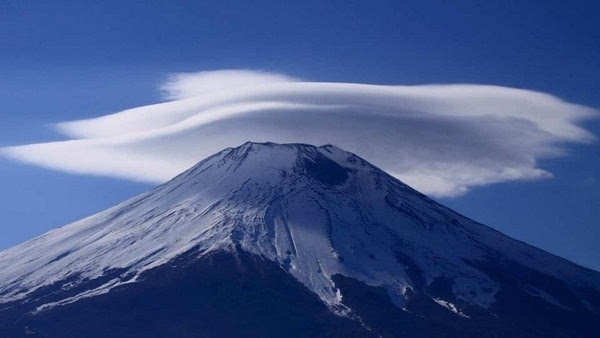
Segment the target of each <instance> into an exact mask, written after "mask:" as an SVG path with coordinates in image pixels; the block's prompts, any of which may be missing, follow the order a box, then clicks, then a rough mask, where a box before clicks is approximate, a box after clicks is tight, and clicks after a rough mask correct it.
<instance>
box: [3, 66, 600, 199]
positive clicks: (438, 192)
mask: <svg viewBox="0 0 600 338" xmlns="http://www.w3.org/2000/svg"><path fill="white" fill-rule="evenodd" d="M160 89H161V90H162V92H163V93H164V96H165V98H166V99H168V100H171V101H168V102H165V103H159V104H154V105H149V106H143V107H136V108H132V109H128V110H124V111H121V112H117V113H115V114H111V115H106V116H102V117H98V118H94V119H88V120H79V121H70V122H63V123H58V124H57V125H56V126H55V128H56V130H57V131H58V132H60V133H63V134H65V135H67V136H69V137H70V138H71V139H70V140H67V141H60V142H49V143H39V144H30V145H23V146H15V147H7V148H3V149H2V153H3V154H4V155H5V156H8V157H10V158H13V159H16V160H19V161H22V162H27V163H31V164H35V165H40V166H43V167H47V168H52V169H56V170H62V171H68V172H73V173H81V174H93V175H107V176H114V177H121V178H126V179H131V180H138V181H147V182H155V183H158V182H164V181H166V180H168V179H169V178H171V177H173V176H175V175H176V174H178V173H179V172H181V171H183V170H185V169H186V168H188V167H190V166H192V165H193V164H195V163H196V162H198V161H199V160H201V159H203V158H205V157H207V156H209V155H211V154H213V153H215V152H217V151H219V150H221V149H223V148H226V147H230V146H237V145H239V144H241V143H244V142H246V141H248V140H251V141H272V142H302V143H310V144H315V145H321V144H327V143H330V144H334V145H337V146H339V147H341V148H344V149H346V150H348V151H351V152H354V153H356V154H357V155H359V156H362V157H364V158H365V159H367V160H369V161H370V162H372V163H374V164H375V165H378V166H380V167H381V168H382V169H384V170H386V171H388V172H390V173H391V174H393V175H394V176H396V177H398V178H399V179H401V180H403V181H404V182H405V183H407V184H409V185H411V186H413V187H415V188H416V189H418V190H420V191H422V192H424V193H427V194H431V195H434V196H455V195H460V194H463V193H465V192H466V191H467V190H468V189H469V188H471V187H475V186H482V185H486V184H491V183H496V182H503V181H515V180H531V179H539V178H544V177H549V176H551V174H550V173H549V172H547V171H545V170H544V169H542V168H538V166H537V165H536V164H537V161H538V160H539V159H541V158H546V157H550V156H560V155H561V154H562V153H563V152H562V146H563V145H564V144H565V143H568V142H590V141H592V140H593V139H594V137H593V136H592V135H591V134H590V133H589V132H587V131H586V130H584V129H583V128H581V127H580V126H579V125H578V122H580V121H581V120H582V119H584V118H587V117H590V116H593V115H595V114H596V111H595V110H593V109H591V108H588V107H584V106H581V105H577V104H572V103H567V102H564V101H562V100H560V99H559V98H556V97H554V96H551V95H548V94H544V93H540V92H535V91H529V90H522V89H514V88H507V87H499V86H487V85H422V86H380V85H367V84H357V83H330V82H306V81H302V80H299V79H295V78H292V77H289V76H286V75H282V74H274V73H267V72H257V71H242V70H221V71H211V72H200V73H189V74H175V75H173V76H171V77H170V78H169V79H168V81H167V82H166V83H163V84H162V85H161V86H160Z"/></svg>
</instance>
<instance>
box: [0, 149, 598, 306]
mask: <svg viewBox="0 0 600 338" xmlns="http://www.w3.org/2000/svg"><path fill="white" fill-rule="evenodd" d="M237 249H241V250H243V251H244V252H247V253H250V254H254V255H258V256H260V257H262V258H264V259H266V260H268V261H271V262H274V263H276V264H277V265H278V266H279V267H281V269H283V270H284V271H286V272H287V273H289V274H291V275H292V276H293V277H294V278H295V279H296V280H297V281H299V282H300V283H302V284H303V285H304V286H306V287H307V288H308V289H309V290H311V291H312V292H314V293H315V294H316V295H318V297H319V298H320V299H321V301H322V302H324V303H325V304H326V305H327V306H328V307H329V308H330V309H331V310H333V311H334V312H336V313H337V314H339V315H344V314H348V313H350V312H351V311H352V309H350V308H349V307H348V306H347V305H346V304H345V303H344V294H343V293H341V291H340V289H339V288H338V286H337V285H336V283H335V282H334V281H335V276H344V277H348V278H352V279H354V280H357V281H360V282H362V283H364V284H366V285H368V286H373V287H382V288H384V289H385V290H386V291H387V294H388V295H389V296H390V299H391V300H392V302H393V303H394V304H395V305H396V306H397V307H399V308H404V307H405V304H406V302H407V300H409V299H410V298H411V296H412V295H414V294H417V293H419V292H421V291H420V290H422V289H423V288H429V289H428V290H433V287H434V286H435V285H438V284H440V285H441V284H443V282H444V281H451V283H450V284H449V288H450V292H447V293H445V294H443V293H442V294H441V295H440V294H435V292H433V291H430V292H427V293H426V297H428V298H429V299H430V300H432V301H433V302H435V303H436V304H438V305H439V306H440V309H444V310H445V311H448V313H450V314H452V315H456V316H460V317H462V318H469V314H468V313H467V312H465V311H466V310H465V309H469V308H481V309H490V308H491V307H492V306H493V305H494V304H495V303H496V302H497V300H498V295H499V292H500V290H502V289H503V288H504V283H508V282H506V280H505V278H504V277H503V276H501V275H500V274H494V271H495V270H490V269H484V268H481V266H483V265H485V264H487V262H494V264H496V265H498V264H500V265H502V266H508V264H513V265H515V264H516V265H515V266H519V269H524V270H523V271H533V272H531V273H529V272H528V273H529V274H530V275H531V274H540V275H543V276H550V277H548V278H551V279H552V280H558V281H560V283H565V284H566V285H569V287H570V288H571V289H572V290H574V291H573V292H574V293H575V294H576V301H574V303H573V302H572V301H571V300H570V299H571V298H568V301H565V299H567V298H565V297H564V296H563V295H562V293H561V294H559V293H557V291H556V288H550V287H546V286H547V283H546V284H544V283H541V284H539V285H538V284H536V283H537V282H536V279H534V278H528V279H526V280H525V279H524V280H522V281H519V282H518V283H517V284H516V285H518V286H517V287H518V288H520V289H521V290H522V291H523V292H525V293H526V294H528V295H531V296H533V297H535V299H539V300H543V301H544V302H545V303H546V304H547V305H549V306H552V307H556V308H559V309H563V310H567V311H568V310H573V309H574V308H577V309H579V308H585V309H587V310H589V311H592V312H598V308H597V306H598V303H597V301H596V300H593V299H587V298H586V297H585V295H584V292H579V291H577V290H595V291H594V292H598V290H600V274H599V273H598V272H595V271H592V270H589V269H586V268H583V267H580V266H577V265H575V264H573V263H571V262H569V261H567V260H564V259H562V258H559V257H556V256H554V255H551V254H549V253H546V252H544V251H542V250H539V249H536V248H534V247H531V246H529V245H527V244H525V243H522V242H519V241H517V240H514V239H511V238H509V237H507V236H505V235H503V234H501V233H499V232H497V231H495V230H493V229H491V228H489V227H486V226H484V225H481V224H479V223H477V222H474V221H472V220H470V219H468V218H466V217H464V216H461V215H459V214H457V213H455V212H453V211H451V210H449V209H447V208H445V207H443V206H441V205H440V204H438V203H436V202H434V201H433V200H431V199H429V198H428V197H426V196H424V195H422V194H420V193H418V192H417V191H415V190H413V189H411V188H410V187H408V186H406V185H405V184H403V183H402V182H400V181H398V180H397V179H395V178H393V177H391V176H390V175H388V174H386V173H385V172H383V171H381V170H380V169H378V168H376V167H374V166H373V165H371V164H369V163H368V162H366V161H365V160H363V159H361V158H359V157H357V156H355V155H353V154H351V153H349V152H346V151H344V150H342V149H339V148H337V147H335V146H332V145H325V146H321V147H314V146H310V145H303V144H284V145H282V144H272V143H250V142H249V143H245V144H243V145H241V146H239V147H237V148H227V149H225V150H223V151H221V152H219V153H217V154H215V155H213V156H211V157H209V158H207V159H205V160H203V161H201V162H200V163H198V164H197V165H195V166H194V167H192V168H191V169H189V170H187V171H185V172H184V173H182V174H180V175H179V176H177V177H175V178H174V179H172V180H171V181H169V182H167V183H165V184H163V185H161V186H159V187H157V188H156V189H154V190H152V191H150V192H147V193H144V194H142V195H139V196H137V197H134V198H132V199H130V200H128V201H126V202H123V203H121V204H119V205H117V206H115V207H113V208H110V209H108V210H106V211H103V212H101V213H98V214H96V215H93V216H90V217H87V218H85V219H82V220H80V221H77V222H75V223H72V224H69V225H67V226H64V227H61V228H58V229H55V230H52V231H50V232H48V233H46V234H44V235H42V236H40V237H38V238H35V239H33V240H31V241H28V242H26V243H23V244H21V245H18V246H16V247H13V248H11V249H8V250H5V251H3V252H0V281H2V283H0V307H1V306H2V305H1V304H3V303H4V304H11V303H15V302H17V303H18V302H27V301H28V299H30V298H31V297H33V295H35V294H36V293H39V292H41V290H44V288H45V287H49V286H51V285H60V290H62V291H63V292H64V296H61V294H60V293H59V294H58V295H59V297H58V298H57V299H56V298H55V299H52V300H51V301H50V300H49V301H48V302H42V303H41V304H39V305H38V306H37V307H36V310H35V311H36V312H43V311H46V310H48V309H52V308H55V307H58V306H61V305H65V304H69V303H74V302H77V301H80V300H82V299H86V298H90V297H95V296H98V295H102V294H106V293H108V292H110V291H111V290H112V289H114V288H115V287H117V286H122V285H127V284H135V283H137V282H138V278H139V276H140V275H142V274H143V273H144V272H145V271H149V270H151V269H153V268H156V267H159V266H162V265H164V264H165V263H168V262H173V261H174V259H175V258H176V257H178V256H180V255H182V254H184V253H186V252H190V251H191V250H197V251H198V252H199V256H203V255H207V254H209V253H211V252H217V251H230V252H231V251H235V250H237ZM496 265H494V266H496ZM510 266H512V265H510ZM112 271H119V274H117V275H116V276H115V275H111V278H110V279H109V280H104V281H103V282H102V283H100V284H99V285H95V286H94V287H93V288H88V289H85V290H83V291H82V290H80V289H78V288H77V286H78V285H80V284H81V283H82V282H85V281H90V280H95V279H98V280H99V279H100V277H102V276H105V275H108V272H112ZM516 275H518V274H516ZM536 276H537V275H536ZM515 278H518V277H515ZM544 278H545V277H544ZM533 284H535V285H533ZM511 285H512V284H511ZM545 285H546V286H545ZM504 289H505V290H506V288H504ZM69 290H76V292H68V291H69ZM561 292H562V291H561ZM565 302H567V303H568V304H565ZM578 311H579V310H578Z"/></svg>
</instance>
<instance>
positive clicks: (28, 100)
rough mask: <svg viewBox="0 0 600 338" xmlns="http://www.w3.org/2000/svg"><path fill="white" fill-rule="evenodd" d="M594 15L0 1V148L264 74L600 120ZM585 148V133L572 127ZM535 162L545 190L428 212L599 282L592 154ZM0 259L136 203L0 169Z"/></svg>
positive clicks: (99, 185) (458, 7) (495, 195)
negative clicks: (492, 95)
mask: <svg viewBox="0 0 600 338" xmlns="http://www.w3.org/2000/svg"><path fill="white" fill-rule="evenodd" d="M599 12H600V5H598V4H597V2H596V1H549V0H545V1H477V2H475V1H422V0H421V1H361V2H356V3H354V2H352V1H322V0H321V1H302V2H292V1H268V2H253V1H197V3H196V4H192V3H189V2H183V1H181V2H177V1H160V2H159V1H156V2H134V1H115V2H112V1H97V2H91V1H62V2H60V3H56V2H54V3H53V2H49V1H48V2H42V1H3V2H2V3H1V4H0V118H1V119H0V146H7V145H17V144H23V143H32V142H39V141H48V140H55V139H58V138H59V136H57V135H56V134H54V133H53V132H52V131H51V130H50V129H48V128H47V127H46V126H45V125H46V124H48V123H52V122H58V121H64V120H70V119H80V118H84V117H92V116H99V115H103V114H106V113H109V112H114V111H118V110H121V109H124V108H130V107H133V106H138V105H142V104H148V103H153V102H157V101H159V95H158V92H157V91H156V85H157V84H158V83H159V82H160V81H161V80H162V79H164V78H165V76H166V75H167V74H169V73H172V72H181V71H200V70H212V69H223V68H247V69H264V70H269V71H277V72H283V73H287V74H290V75H293V76H297V77H300V78H304V79H308V80H317V81H348V82H367V83H381V84H422V83H457V82H458V83H483V84H496V85H505V86H511V87H519V88H527V89H533V90H538V91H543V92H548V93H551V94H554V95H557V96H559V97H561V98H563V99H566V100H568V101H571V102H575V103H581V104H585V105H589V106H593V107H600V96H599V95H598V94H599V91H598V89H599V88H600V25H599V24H598V23H597V14H598V13H599ZM585 126H586V127H587V128H588V129H589V130H591V131H593V132H594V133H595V134H596V135H600V122H598V121H591V122H588V123H587V124H586V125H585ZM568 149H569V152H570V155H569V156H567V157H565V158H561V159H555V160H548V161H544V162H543V163H542V164H541V167H542V168H544V169H548V170H550V171H551V172H553V173H554V175H555V178H554V179H550V180H544V181H537V182H518V183H509V184H506V183H503V184H497V185H494V186H489V187H484V188H479V189H476V190H474V191H472V192H471V193H469V194H467V195H466V196H464V197H461V198H454V199H443V200H441V202H443V203H445V204H447V205H449V206H451V207H453V208H454V209H456V210H457V211H459V212H461V213H463V214H465V215H467V216H470V217H472V218H474V219H476V220H478V221H480V222H482V223H485V224H488V225H490V226H493V227H495V228H496V229H498V230H500V231H502V232H504V233H506V234H508V235H510V236H513V237H516V238H518V239H521V240H523V241H526V242H528V243H531V244H533V245H536V246H538V247H540V248H543V249H545V250H547V251H550V252H552V253H555V254H558V255H560V256H563V257H566V258H568V259H571V260H573V261H575V262H577V263H580V264H583V265H585V266H588V267H593V268H595V269H597V270H599V269H600V250H598V249H597V248H598V247H600V221H599V216H600V211H599V210H600V145H599V144H598V143H595V144H592V145H578V146H570V147H569V148H568ZM0 187H2V188H1V190H0V213H1V214H2V215H3V217H2V222H1V223H0V249H3V248H7V247H9V246H12V245H14V244H17V243H19V242H22V241H24V240H26V239H29V238H31V237H32V236H35V235H38V234H41V233H43V232H45V231H47V230H49V229H51V228H53V227H57V226H60V225H63V224H65V223H68V222H70V221H74V220H76V219H78V218H81V217H82V216H86V215H89V214H92V213H94V212H96V211H100V210H102V209H104V208H106V207H109V206H111V205H113V204H115V203H117V202H119V201H121V200H123V199H125V198H127V197H131V196H133V195H135V194H137V193H139V192H142V191H144V190H147V189H149V188H150V186H149V185H143V184H136V183H131V182H127V181H123V180H117V179H108V178H97V177H90V176H76V175H70V174H64V173H59V172H53V171H49V170H44V169H40V168H37V167H31V166H26V165H22V164H17V163H14V162H9V161H7V160H4V159H0Z"/></svg>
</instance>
